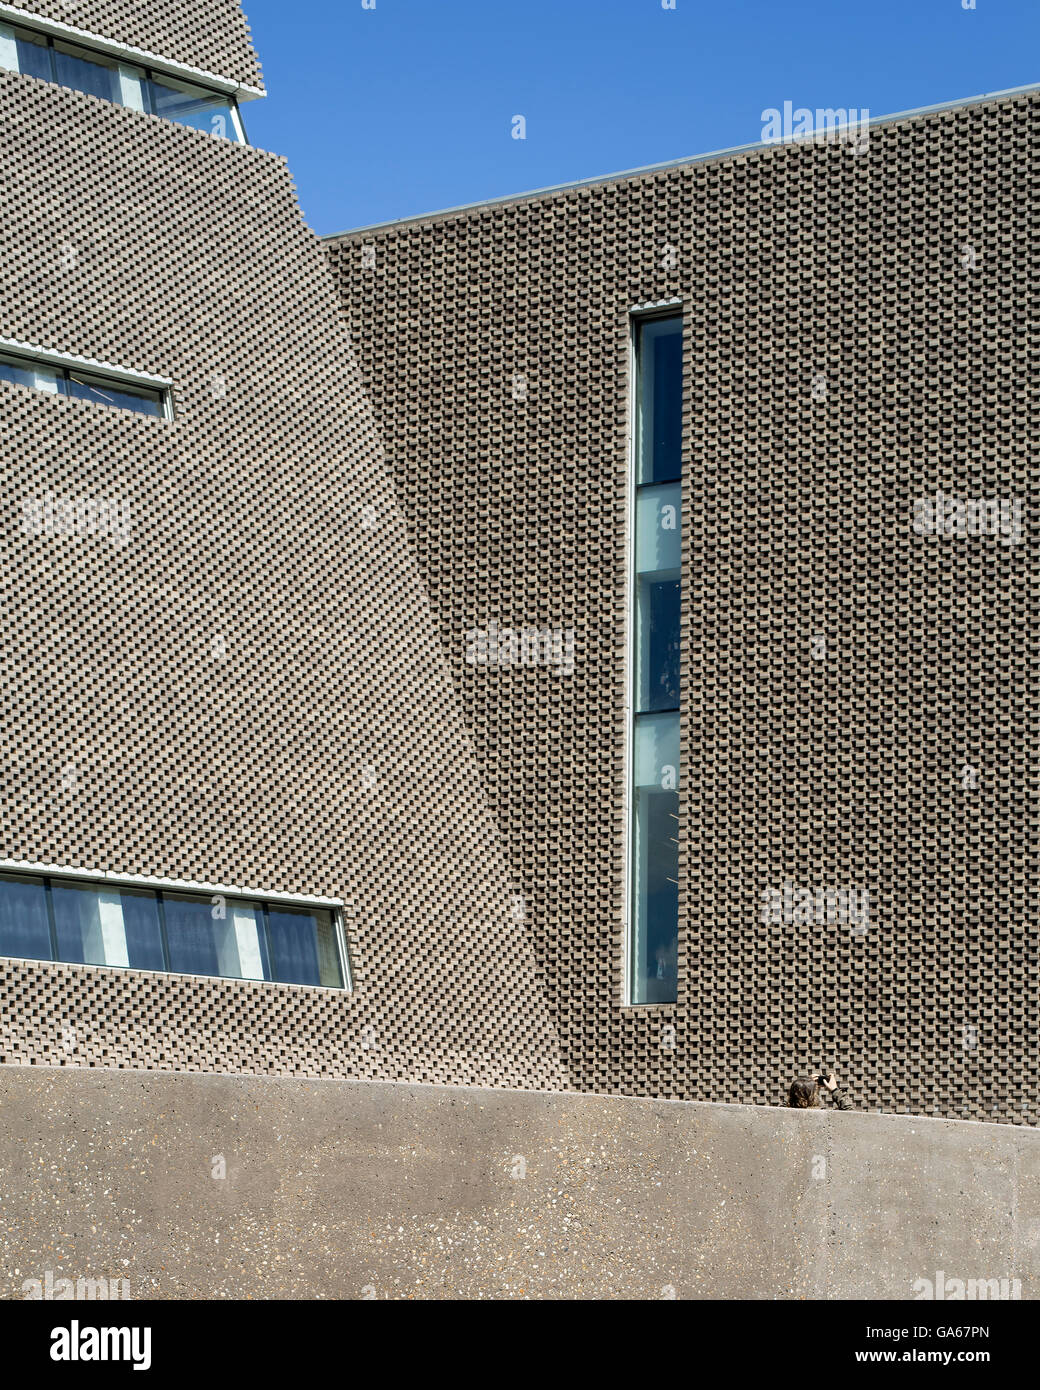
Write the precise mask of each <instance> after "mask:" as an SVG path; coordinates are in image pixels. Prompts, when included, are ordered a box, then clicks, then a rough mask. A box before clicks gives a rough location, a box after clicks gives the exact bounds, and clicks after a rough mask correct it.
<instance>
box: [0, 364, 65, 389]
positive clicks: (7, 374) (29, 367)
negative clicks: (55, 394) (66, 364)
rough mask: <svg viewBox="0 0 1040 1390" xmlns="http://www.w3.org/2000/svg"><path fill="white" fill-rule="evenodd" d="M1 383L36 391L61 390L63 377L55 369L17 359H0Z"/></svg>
mask: <svg viewBox="0 0 1040 1390" xmlns="http://www.w3.org/2000/svg"><path fill="white" fill-rule="evenodd" d="M0 381H13V382H14V383H15V385H16V386H29V387H31V388H32V390H34V391H60V390H61V377H60V375H59V374H58V372H56V371H55V370H54V368H53V367H45V366H43V364H42V363H35V362H24V361H19V360H18V359H17V358H4V357H0Z"/></svg>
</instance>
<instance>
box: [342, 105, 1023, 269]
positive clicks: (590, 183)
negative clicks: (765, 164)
mask: <svg viewBox="0 0 1040 1390" xmlns="http://www.w3.org/2000/svg"><path fill="white" fill-rule="evenodd" d="M1028 92H1040V82H1030V83H1027V84H1026V86H1024V87H1005V88H1003V89H1002V90H1001V91H997V92H983V93H981V94H980V95H979V96H973V97H959V98H958V99H957V100H955V101H938V102H935V103H934V104H933V105H931V106H915V107H912V108H911V109H910V110H909V111H895V112H893V113H892V114H891V115H889V116H872V117H871V118H870V119H869V120H868V122H867V127H868V129H870V128H872V127H874V126H881V125H892V124H894V123H895V122H897V121H909V120H913V119H914V118H915V117H916V116H927V115H930V114H932V113H934V112H938V111H955V110H957V109H958V108H959V107H962V106H977V105H979V104H980V103H982V102H987V101H999V100H1001V99H1002V98H1004V97H1017V96H1024V95H1025V94H1026V93H1028ZM803 143H806V142H805V141H803V140H801V139H799V138H798V137H796V136H787V137H785V138H784V139H783V140H769V141H765V140H755V141H753V142H752V143H751V144H748V145H727V146H726V147H725V148H724V149H721V150H710V151H709V152H708V153H706V154H696V155H690V156H689V157H688V158H686V159H666V160H662V161H661V163H659V164H642V165H640V166H639V167H638V168H636V169H622V170H620V171H619V172H618V173H614V174H599V175H597V176H595V177H594V178H589V179H574V180H572V181H571V182H569V183H554V184H549V185H548V186H547V187H545V188H532V189H529V190H528V191H527V192H524V193H506V194H504V195H503V196H502V197H499V198H482V199H480V200H479V201H478V202H476V203H459V204H458V206H457V207H450V208H438V209H437V210H436V211H434V212H424V213H416V214H413V215H412V216H409V217H394V218H391V219H390V221H388V222H369V223H367V224H366V225H365V226H363V227H351V228H350V229H349V230H348V231H345V232H330V233H328V234H327V235H325V236H322V237H320V238H319V240H320V241H340V240H342V239H343V238H344V237H353V236H359V235H361V234H362V233H364V232H377V231H385V230H386V229H388V228H390V227H406V226H408V225H409V224H411V223H415V222H429V221H431V220H432V219H434V218H438V219H439V218H444V217H455V216H457V215H459V214H460V213H464V212H476V211H477V210H478V209H480V208H492V207H498V206H500V205H501V204H503V203H524V202H528V201H529V200H530V199H532V198H544V197H547V196H548V195H549V194H550V193H565V192H567V191H568V190H569V189H576V188H595V187H597V186H598V185H599V184H604V183H615V182H618V181H620V180H621V179H634V178H638V177H639V176H640V175H642V174H656V173H660V172H661V171H663V170H665V169H682V168H685V167H686V166H688V165H691V164H708V163H712V162H714V161H716V160H721V159H727V158H729V156H730V155H736V154H748V153H750V152H751V151H752V150H773V149H777V148H779V147H782V146H784V145H799V144H803Z"/></svg>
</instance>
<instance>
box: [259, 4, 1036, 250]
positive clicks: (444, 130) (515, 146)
mask: <svg viewBox="0 0 1040 1390" xmlns="http://www.w3.org/2000/svg"><path fill="white" fill-rule="evenodd" d="M674 2H675V9H674V10H665V9H664V8H663V7H662V3H661V0H376V8H375V9H374V10H371V9H364V8H362V3H361V0H298V3H296V4H291V5H290V4H286V3H285V0H244V8H245V10H246V13H247V14H248V16H249V20H250V23H251V25H252V30H253V40H254V43H255V44H256V46H257V48H258V50H259V53H260V58H261V61H262V63H263V66H264V74H265V79H266V84H267V88H268V91H269V92H270V96H269V97H268V98H267V100H266V101H261V102H253V103H250V104H248V105H247V106H246V108H245V113H244V114H245V118H246V125H247V129H248V132H249V138H250V141H251V143H253V144H254V145H259V146H261V147H262V148H264V149H268V150H274V151H276V152H277V153H279V154H284V155H285V156H287V158H288V160H289V163H290V166H291V168H292V171H293V174H294V176H295V179H296V183H297V187H298V190H299V196H300V201H301V204H302V206H303V209H304V213H305V215H306V217H307V220H308V222H309V223H310V225H311V226H312V227H313V228H314V230H315V231H317V232H319V233H320V234H327V233H331V232H338V231H345V230H348V229H350V228H352V227H359V226H364V225H367V224H368V223H372V222H384V221H389V220H390V219H392V218H395V217H408V216H412V215H414V214H418V213H423V212H431V211H434V210H435V209H437V208H442V207H451V206H454V205H456V204H458V203H470V202H477V201H479V200H480V199H482V198H494V197H499V196H501V195H503V194H509V193H518V192H521V191H523V190H525V189H529V188H540V187H543V186H545V185H547V184H555V183H564V182H567V181H569V180H571V179H581V178H590V177H594V176H596V175H598V174H607V173H611V172H614V171H615V170H621V169H629V168H634V167H636V166H638V165H642V164H653V163H657V162H658V161H660V160H668V159H681V158H683V157H686V156H689V155H695V154H701V153H704V152H706V151H709V150H714V149H720V148H724V147H726V146H728V145H738V144H744V143H746V142H748V141H753V140H758V139H759V138H760V137H761V133H762V119H761V116H762V111H763V109H765V108H767V107H777V108H781V107H782V106H783V103H784V102H785V101H791V102H793V103H794V105H795V106H796V107H798V106H806V107H811V108H814V109H815V108H816V107H845V108H848V107H853V106H854V107H857V108H862V107H867V108H869V110H870V112H871V114H872V115H883V114H885V113H889V112H893V111H903V110H906V109H908V108H910V107H915V106H925V105H929V104H931V103H933V102H941V101H948V100H951V99H954V98H957V97H966V96H974V95H976V94H978V93H980V92H990V91H997V90H999V89H1001V88H1006V87H1016V86H1021V85H1024V84H1026V83H1030V82H1034V81H1037V80H1038V79H1040V60H1038V55H1040V0H975V4H976V8H975V9H974V10H970V9H968V10H966V9H965V8H964V7H963V3H962V0H817V3H798V0H785V2H783V3H781V2H779V0H778V3H766V0H674ZM516 115H522V116H524V117H525V119H526V123H527V138H526V139H524V140H515V139H513V138H512V136H511V130H512V120H513V117H514V116H516Z"/></svg>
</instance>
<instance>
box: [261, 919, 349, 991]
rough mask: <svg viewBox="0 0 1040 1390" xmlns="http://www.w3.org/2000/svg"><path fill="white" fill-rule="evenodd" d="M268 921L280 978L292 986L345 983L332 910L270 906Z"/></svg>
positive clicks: (336, 985)
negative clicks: (341, 970)
mask: <svg viewBox="0 0 1040 1390" xmlns="http://www.w3.org/2000/svg"><path fill="white" fill-rule="evenodd" d="M268 921H269V925H270V930H271V955H272V957H273V966H274V978H275V979H276V980H281V981H282V982H283V984H292V985H328V986H330V987H338V986H341V985H342V984H343V977H342V974H341V972H340V966H339V952H338V950H337V949H336V932H335V925H334V923H333V921H332V916H331V914H330V913H328V912H306V911H301V910H300V909H298V908H287V907H277V908H276V907H270V908H268Z"/></svg>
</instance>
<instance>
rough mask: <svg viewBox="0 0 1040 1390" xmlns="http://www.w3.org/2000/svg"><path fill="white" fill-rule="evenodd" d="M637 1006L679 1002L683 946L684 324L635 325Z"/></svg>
mask: <svg viewBox="0 0 1040 1390" xmlns="http://www.w3.org/2000/svg"><path fill="white" fill-rule="evenodd" d="M635 355H636V363H635V366H636V396H635V422H634V423H635V441H634V443H635V448H634V464H635V489H634V491H635V505H634V515H633V518H632V526H633V531H634V546H633V570H634V573H633V574H632V578H631V583H632V633H631V638H630V640H631V642H632V647H633V659H632V663H631V666H632V689H631V702H632V703H631V708H632V715H631V718H632V728H631V731H630V737H631V750H632V751H631V759H630V766H631V777H632V786H631V799H630V804H631V817H632V819H631V825H630V827H629V865H630V867H629V885H630V891H631V900H630V902H629V909H628V915H629V1000H630V1002H631V1003H633V1004H660V1003H670V1002H673V1001H674V1000H675V999H676V997H677V984H678V940H679V651H680V635H681V601H680V600H681V580H682V574H681V552H682V535H681V530H680V526H681V517H682V502H681V489H682V319H681V318H679V317H671V318H653V319H641V320H638V321H637V322H636V325H635Z"/></svg>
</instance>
